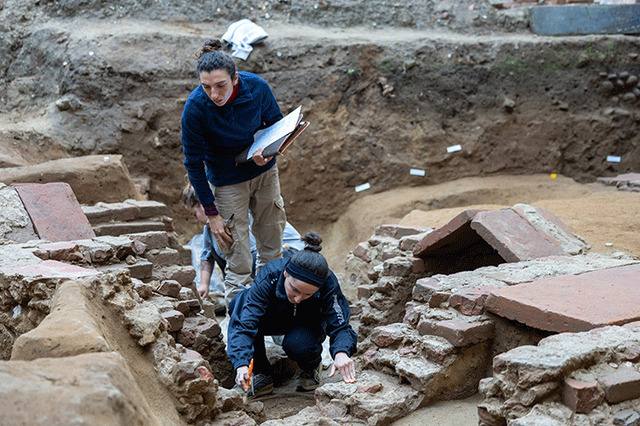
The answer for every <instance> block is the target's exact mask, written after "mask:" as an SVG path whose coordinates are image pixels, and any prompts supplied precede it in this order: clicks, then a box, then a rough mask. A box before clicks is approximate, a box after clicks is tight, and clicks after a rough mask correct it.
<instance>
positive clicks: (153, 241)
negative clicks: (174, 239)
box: [124, 231, 169, 250]
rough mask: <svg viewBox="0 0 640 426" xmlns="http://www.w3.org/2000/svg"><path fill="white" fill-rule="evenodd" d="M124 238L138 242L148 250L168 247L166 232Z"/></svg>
mask: <svg viewBox="0 0 640 426" xmlns="http://www.w3.org/2000/svg"><path fill="white" fill-rule="evenodd" d="M124 236H125V237H128V238H130V239H131V240H132V241H140V242H142V243H144V244H146V246H147V249H148V250H153V249H162V248H165V247H168V246H169V234H167V232H166V231H146V232H138V233H135V234H126V235H124Z"/></svg>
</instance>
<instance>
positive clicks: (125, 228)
mask: <svg viewBox="0 0 640 426" xmlns="http://www.w3.org/2000/svg"><path fill="white" fill-rule="evenodd" d="M93 229H94V231H95V233H96V235H114V236H115V235H125V234H134V233H140V232H149V231H166V229H167V227H166V224H165V223H164V222H155V221H133V222H112V223H103V224H98V225H96V226H94V228H93Z"/></svg>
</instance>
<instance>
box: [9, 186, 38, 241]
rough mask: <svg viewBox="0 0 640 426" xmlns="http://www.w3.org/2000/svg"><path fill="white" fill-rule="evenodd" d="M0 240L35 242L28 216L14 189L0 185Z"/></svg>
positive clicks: (35, 238) (34, 233) (36, 236)
mask: <svg viewBox="0 0 640 426" xmlns="http://www.w3.org/2000/svg"><path fill="white" fill-rule="evenodd" d="M0 211H2V214H0V238H7V239H9V240H12V241H15V242H18V243H26V242H27V241H29V240H37V239H38V235H37V234H36V231H35V229H33V223H31V219H30V218H29V214H28V213H27V211H26V210H25V208H24V205H22V201H21V200H20V197H19V196H18V193H17V192H16V190H15V188H11V187H9V186H6V185H5V184H3V183H0Z"/></svg>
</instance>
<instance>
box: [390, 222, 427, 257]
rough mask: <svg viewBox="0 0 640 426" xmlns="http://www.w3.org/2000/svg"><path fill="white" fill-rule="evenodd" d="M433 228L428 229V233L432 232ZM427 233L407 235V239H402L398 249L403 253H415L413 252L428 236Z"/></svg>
mask: <svg viewBox="0 0 640 426" xmlns="http://www.w3.org/2000/svg"><path fill="white" fill-rule="evenodd" d="M432 230H433V228H428V231H429V232H430V231H432ZM426 234H427V233H426V232H421V233H419V234H414V235H407V236H406V237H402V238H400V243H398V248H399V249H400V250H402V251H407V252H410V253H413V250H414V249H415V247H416V246H417V245H418V243H419V242H420V241H422V239H423V238H424V237H425V236H426Z"/></svg>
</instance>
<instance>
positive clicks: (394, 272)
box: [382, 257, 424, 277]
mask: <svg viewBox="0 0 640 426" xmlns="http://www.w3.org/2000/svg"><path fill="white" fill-rule="evenodd" d="M422 273H424V262H423V261H422V259H419V258H416V257H394V258H392V259H389V260H385V261H384V263H383V264H382V275H383V276H387V277H408V276H409V275H411V274H422Z"/></svg>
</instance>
